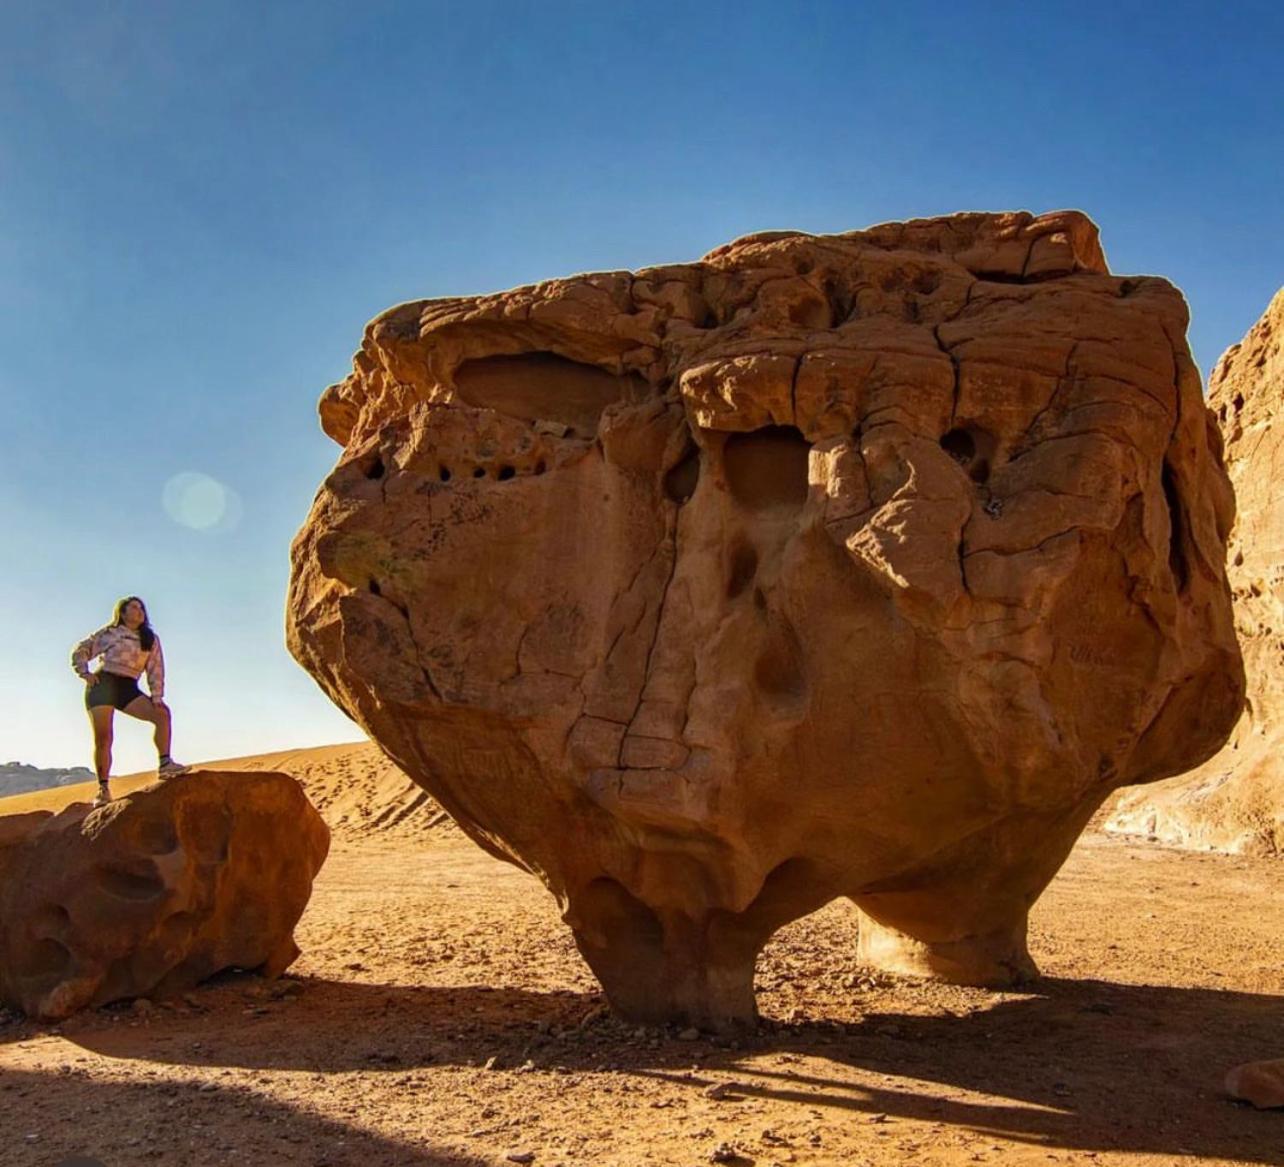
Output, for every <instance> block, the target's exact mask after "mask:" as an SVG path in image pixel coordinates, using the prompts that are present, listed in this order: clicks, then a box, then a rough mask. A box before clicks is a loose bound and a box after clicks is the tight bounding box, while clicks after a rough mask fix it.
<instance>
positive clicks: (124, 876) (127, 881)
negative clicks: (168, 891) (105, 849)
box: [97, 862, 165, 900]
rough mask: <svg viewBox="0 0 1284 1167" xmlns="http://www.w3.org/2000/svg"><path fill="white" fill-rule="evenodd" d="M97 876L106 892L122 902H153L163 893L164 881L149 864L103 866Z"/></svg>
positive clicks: (153, 866)
mask: <svg viewBox="0 0 1284 1167" xmlns="http://www.w3.org/2000/svg"><path fill="white" fill-rule="evenodd" d="M97 876H98V881H99V882H100V883H101V884H102V886H103V887H104V888H105V889H106V890H107V891H108V892H110V893H111V894H112V895H114V896H117V897H119V898H120V899H123V900H154V899H156V898H157V897H158V896H160V895H163V894H164V892H165V881H164V880H163V879H162V878H161V875H160V872H159V871H157V870H156V867H155V865H154V864H152V863H150V862H147V863H138V864H132V865H130V866H124V865H122V864H112V865H110V866H103V867H100V868H99V869H98V872H97Z"/></svg>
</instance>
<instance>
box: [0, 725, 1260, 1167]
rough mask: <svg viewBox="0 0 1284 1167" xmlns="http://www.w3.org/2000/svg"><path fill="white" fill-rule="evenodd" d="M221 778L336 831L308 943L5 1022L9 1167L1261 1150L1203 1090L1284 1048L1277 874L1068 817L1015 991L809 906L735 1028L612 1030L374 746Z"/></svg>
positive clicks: (889, 1160)
mask: <svg viewBox="0 0 1284 1167" xmlns="http://www.w3.org/2000/svg"><path fill="white" fill-rule="evenodd" d="M221 765H224V764H221ZM230 765H231V766H233V767H240V768H244V769H281V770H285V771H286V772H288V773H291V774H294V775H295V776H296V777H297V778H298V779H299V780H300V781H301V782H302V783H303V784H304V786H305V788H306V789H307V791H308V793H309V795H310V796H311V797H312V799H313V801H314V802H315V803H316V804H317V806H318V807H319V808H320V809H321V811H322V813H323V814H324V815H325V816H326V818H327V820H328V821H329V823H330V825H331V827H332V828H333V831H334V838H333V847H332V850H331V853H330V857H329V859H328V861H327V863H326V865H325V867H324V868H323V870H322V872H321V874H320V876H319V878H318V880H317V883H316V887H315V891H314V894H313V898H312V901H311V904H310V906H309V907H308V910H307V912H306V913H305V915H304V917H303V919H302V921H301V923H300V925H299V928H298V930H297V939H298V942H299V944H300V946H301V947H302V949H303V955H302V956H301V957H300V959H299V960H298V961H297V963H296V964H295V965H294V966H293V967H292V968H291V969H290V970H289V972H288V974H287V975H286V976H285V977H284V978H282V979H281V980H279V981H276V982H273V983H268V982H265V981H263V980H261V979H260V978H258V977H256V976H254V975H250V974H244V973H229V974H226V975H223V976H222V977H220V978H217V979H216V980H215V981H214V982H211V983H207V984H206V985H204V986H202V987H201V988H200V989H198V990H197V991H195V992H193V993H191V994H188V995H187V996H186V997H185V998H183V999H181V1000H177V1001H167V1002H161V1003H157V1004H152V1003H150V1002H139V1003H137V1004H135V1005H132V1006H131V1005H128V1004H122V1005H118V1006H113V1007H108V1008H104V1009H100V1010H97V1011H94V1012H90V1013H87V1014H82V1015H79V1016H76V1017H74V1018H73V1019H71V1020H70V1021H68V1022H65V1023H63V1024H62V1025H58V1026H53V1027H51V1026H47V1025H41V1024H36V1023H33V1022H30V1021H27V1020H25V1019H23V1018H21V1017H19V1016H17V1015H15V1014H12V1013H0V1163H3V1164H5V1165H6V1167H7V1165H13V1167H18V1165H27V1164H30V1165H32V1167H35V1165H37V1164H40V1165H43V1164H49V1165H54V1164H62V1163H77V1162H78V1163H81V1164H84V1163H86V1162H88V1161H94V1160H96V1161H97V1162H98V1163H101V1164H103V1165H105V1167H124V1165H127V1164H136V1163H138V1164H148V1163H161V1164H183V1165H188V1164H190V1165H193V1167H203V1165H211V1167H212V1165H215V1164H218V1165H225V1164H238V1163H239V1164H264V1165H271V1164H306V1165H310V1167H357V1165H367V1164H369V1165H375V1167H382V1165H385V1164H387V1165H394V1164H405V1165H411V1164H416V1165H417V1164H451V1165H459V1167H463V1165H473V1164H476V1165H481V1164H494V1165H496V1167H505V1165H506V1164H509V1163H534V1164H537V1165H538V1167H556V1165H557V1164H565V1165H566V1167H571V1165H576V1167H586V1165H589V1164H592V1165H594V1167H597V1165H610V1164H619V1165H621V1167H624V1165H629V1167H632V1165H640V1164H657V1165H659V1164H703V1163H710V1162H725V1163H738V1164H742V1165H748V1164H756V1165H758V1167H771V1165H773V1164H830V1163H834V1164H838V1163H841V1164H847V1165H851V1167H863V1165H878V1167H884V1165H890V1164H902V1163H904V1164H920V1165H923V1167H929V1165H940V1167H955V1165H962V1164H973V1163H990V1164H1005V1165H1012V1167H1016V1165H1022V1167H1026V1165H1030V1167H1033V1165H1035V1164H1037V1165H1039V1167H1050V1165H1052V1164H1057V1163H1061V1164H1069V1163H1090V1164H1095V1165H1097V1167H1124V1165H1127V1167H1142V1165H1145V1167H1151V1165H1158V1164H1185V1163H1196V1162H1198V1163H1227V1164H1230V1163H1234V1164H1279V1163H1284V1111H1257V1110H1253V1109H1252V1108H1250V1107H1247V1106H1245V1105H1242V1104H1239V1103H1236V1102H1233V1101H1231V1100H1230V1099H1229V1098H1228V1097H1226V1096H1225V1094H1224V1093H1223V1088H1222V1078H1223V1075H1224V1073H1225V1071H1226V1070H1227V1069H1228V1068H1229V1067H1231V1066H1232V1065H1235V1064H1237V1063H1239V1062H1244V1061H1250V1060H1256V1059H1265V1058H1277V1057H1281V1056H1284V962H1282V961H1281V942H1280V937H1281V935H1282V934H1284V897H1282V896H1281V895H1280V892H1281V889H1282V886H1284V881H1282V873H1284V867H1282V866H1281V864H1280V862H1279V861H1278V860H1272V859H1266V858H1254V857H1245V856H1229V855H1221V854H1200V853H1193V852H1182V851H1176V850H1169V849H1164V848H1162V847H1158V846H1155V845H1153V844H1147V843H1145V842H1132V841H1124V840H1121V839H1118V838H1115V837H1111V836H1106V835H1103V834H1100V833H1092V832H1090V833H1089V834H1087V835H1085V836H1084V838H1083V839H1082V840H1081V841H1080V843H1079V845H1078V847H1077V848H1076V849H1075V851H1074V853H1073V854H1072V855H1071V858H1070V861H1069V862H1068V863H1067V864H1066V866H1065V868H1064V869H1063V870H1062V871H1061V873H1060V874H1059V875H1058V876H1057V878H1056V879H1055V880H1054V881H1053V883H1052V885H1051V886H1050V888H1049V889H1048V890H1047V892H1046V893H1045V894H1044V896H1043V897H1042V899H1041V900H1040V901H1039V903H1038V904H1037V905H1036V907H1035V910H1034V914H1033V922H1032V938H1031V949H1032V952H1033V954H1034V956H1035V958H1036V960H1037V961H1038V962H1039V964H1040V966H1041V968H1042V970H1043V972H1044V974H1045V975H1044V979H1043V980H1042V981H1041V982H1040V983H1038V984H1037V985H1035V986H1034V987H1032V988H1031V989H1030V990H1029V991H1024V992H1012V991H1004V992H991V991H986V990H980V989H964V988H954V987H948V986H941V985H934V984H926V983H921V982H916V981H912V980H904V979H897V978H892V977H888V976H885V975H880V974H877V973H875V972H873V971H872V970H870V969H866V968H862V967H861V966H860V965H859V964H858V963H857V962H856V960H855V955H854V954H855V952H856V924H855V915H854V912H853V911H852V910H851V909H850V908H849V907H848V906H847V905H846V904H845V903H843V902H836V903H833V904H831V905H829V906H828V907H826V908H825V909H824V910H822V911H820V912H818V913H816V914H815V915H813V916H810V917H808V918H806V919H803V920H800V921H797V922H796V923H794V924H792V925H790V926H789V927H787V928H785V929H784V930H782V931H781V932H780V933H778V934H777V935H776V937H775V938H774V939H773V940H772V941H771V943H770V944H769V946H768V947H767V949H766V951H765V952H764V954H763V956H762V958H761V960H760V962H759V968H758V990H759V1002H760V1006H761V1009H762V1014H763V1020H762V1024H761V1026H760V1028H759V1029H758V1031H757V1032H755V1033H752V1034H748V1035H745V1036H743V1037H742V1038H740V1039H739V1040H730V1039H722V1038H714V1037H711V1036H710V1035H706V1034H699V1033H695V1032H693V1031H682V1032H677V1031H665V1030H648V1029H639V1028H634V1027H631V1026H627V1025H624V1024H622V1023H620V1022H618V1021H616V1020H614V1019H612V1017H611V1016H610V1015H609V1013H608V1012H607V1010H606V1008H605V1007H604V1003H603V1000H602V997H601V995H600V993H599V992H598V989H597V985H596V983H595V982H594V980H593V979H592V977H591V976H590V975H589V973H588V971H587V969H586V967H585V965H584V964H583V962H582V961H581V959H580V958H579V956H578V954H577V952H576V950H575V948H574V946H573V944H572V942H571V939H570V935H569V933H568V931H567V930H566V928H565V927H564V926H563V925H562V924H561V922H560V921H559V919H558V912H557V908H556V905H555V903H554V902H553V900H552V898H551V897H550V896H549V895H548V894H547V893H546V892H545V891H544V889H543V888H542V887H541V886H540V885H539V884H538V883H537V882H536V881H535V880H534V879H532V878H531V877H530V876H528V875H526V874H525V873H523V872H521V871H519V870H517V869H515V868H513V867H510V866H507V865H505V864H503V863H500V862H497V861H495V860H493V859H491V858H489V857H488V856H487V855H485V854H483V853H482V852H481V851H480V850H479V849H477V848H476V847H475V846H474V845H473V844H472V843H471V842H469V841H468V840H467V839H466V838H464V837H463V836H462V835H461V834H460V833H459V832H458V831H457V830H456V829H455V828H454V826H453V824H451V823H450V822H449V820H448V819H446V818H445V816H444V815H442V814H441V813H440V812H439V811H438V810H437V809H436V807H435V806H434V805H433V804H432V803H431V802H430V801H429V800H428V799H427V796H426V795H423V794H422V793H420V792H418V791H417V790H416V789H415V788H413V787H411V786H410V785H409V783H408V782H407V781H406V780H405V779H404V778H403V777H402V776H401V775H400V774H399V773H398V772H396V771H395V770H394V769H393V768H392V767H391V766H390V765H389V764H388V763H386V762H385V761H383V759H382V757H381V755H379V754H378V752H377V751H376V750H375V749H374V747H372V746H369V745H366V744H362V745H353V746H331V747H323V748H320V749H311V750H298V751H293V752H289V753H282V754H273V755H262V756H258V757H254V758H245V759H238V760H237V761H236V762H235V763H231V764H230ZM147 781H148V778H147V776H140V777H137V778H135V779H133V780H127V781H124V782H121V783H118V788H119V789H120V790H121V791H127V790H129V789H131V788H133V787H137V786H141V785H144V784H145V783H146V782H147ZM89 793H90V791H88V790H87V789H85V788H74V787H73V788H66V789H62V790H54V791H48V792H44V793H42V794H35V795H26V796H20V797H16V798H12V799H7V800H4V801H2V802H0V811H2V812H4V813H14V812H18V811H22V810H30V809H35V808H37V807H41V806H46V807H51V808H52V807H58V806H62V805H65V804H67V803H68V802H71V801H74V800H77V799H86V798H87V797H88V796H89ZM78 1157H79V1158H78ZM86 1157H87V1158H86Z"/></svg>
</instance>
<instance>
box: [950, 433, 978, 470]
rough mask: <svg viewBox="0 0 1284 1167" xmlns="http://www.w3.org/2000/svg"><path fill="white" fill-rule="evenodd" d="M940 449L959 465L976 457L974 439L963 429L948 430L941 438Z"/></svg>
mask: <svg viewBox="0 0 1284 1167" xmlns="http://www.w3.org/2000/svg"><path fill="white" fill-rule="evenodd" d="M941 449H942V450H944V451H945V452H946V453H947V454H948V455H949V456H950V457H951V458H953V459H954V461H956V462H958V463H959V465H961V466H966V465H967V464H968V463H969V462H971V461H972V459H973V458H975V457H976V439H975V438H973V437H972V435H971V434H970V433H968V432H967V430H965V429H957V430H950V432H949V433H948V434H945V435H943V436H942V438H941Z"/></svg>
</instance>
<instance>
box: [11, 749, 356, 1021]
mask: <svg viewBox="0 0 1284 1167" xmlns="http://www.w3.org/2000/svg"><path fill="white" fill-rule="evenodd" d="M329 844H330V834H329V831H328V830H327V829H326V826H325V824H324V823H323V822H322V821H321V818H320V816H319V815H318V814H317V813H316V811H315V810H313V809H312V806H311V804H310V803H309V802H308V800H307V799H306V798H305V797H304V795H303V792H302V791H301V790H300V789H299V785H298V783H297V782H295V781H294V779H292V778H290V777H287V776H286V775H284V774H272V773H257V774H254V773H241V774H228V773H221V772H218V771H194V772H192V773H190V774H188V775H185V776H183V777H180V778H173V779H170V780H169V781H168V782H165V783H163V784H161V785H158V786H152V787H148V788H146V789H144V790H141V791H139V792H137V793H135V794H132V795H130V796H128V797H126V798H122V799H120V800H118V801H116V802H114V803H111V804H110V805H108V806H105V807H103V808H101V809H99V810H89V808H88V807H87V806H86V805H85V804H84V803H74V804H72V805H71V806H69V807H68V808H67V809H66V810H64V811H62V812H60V813H58V814H56V815H55V814H50V813H49V812H48V811H37V812H33V813H31V814H25V815H7V816H3V817H0V1001H3V1002H5V1003H6V1004H10V1005H13V1006H16V1007H17V1008H19V1009H21V1010H23V1011H24V1012H25V1013H28V1014H29V1015H31V1016H35V1017H42V1018H46V1019H56V1018H60V1017H66V1016H68V1015H69V1014H71V1013H74V1012H75V1011H76V1010H77V1009H82V1008H84V1007H86V1006H91V1005H103V1004H106V1003H107V1002H109V1001H116V1000H120V999H122V998H128V997H144V996H164V995H168V994H172V993H176V992H181V991H182V990H184V989H188V988H191V987H192V986H193V985H194V984H196V983H197V982H198V981H201V980H204V979H205V978H206V977H208V976H212V975H213V974H214V973H216V972H219V971H220V970H222V969H226V968H244V969H261V970H262V971H263V972H264V973H266V974H267V975H276V974H278V973H280V972H281V971H282V970H284V969H285V968H286V967H287V966H288V965H289V964H290V963H291V961H293V960H294V958H295V957H296V956H297V955H298V951H299V950H298V949H297V948H296V947H295V945H294V938H293V931H294V925H295V924H296V923H297V922H298V919H299V917H300V916H301V915H302V914H303V909H304V908H305V907H306V906H307V902H308V897H309V896H310V895H311V892H312V880H313V878H314V877H315V875H316V873H317V872H318V871H319V870H320V868H321V864H322V863H323V862H325V857H326V852H327V850H328V849H329Z"/></svg>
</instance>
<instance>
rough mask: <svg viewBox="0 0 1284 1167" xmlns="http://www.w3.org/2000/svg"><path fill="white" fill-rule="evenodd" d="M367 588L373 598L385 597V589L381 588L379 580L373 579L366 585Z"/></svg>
mask: <svg viewBox="0 0 1284 1167" xmlns="http://www.w3.org/2000/svg"><path fill="white" fill-rule="evenodd" d="M366 587H367V588H368V589H369V591H370V594H371V595H372V596H382V595H383V588H381V587H380V586H379V581H378V580H377V579H371V580H370V582H369V583H368V584H366Z"/></svg>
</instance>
